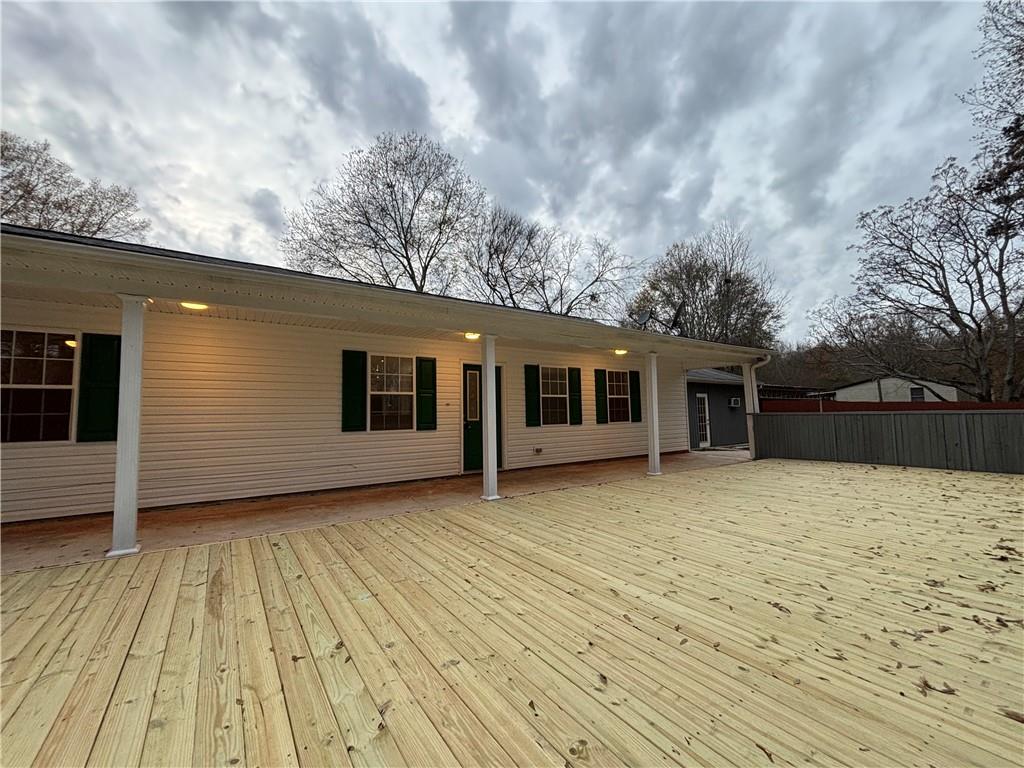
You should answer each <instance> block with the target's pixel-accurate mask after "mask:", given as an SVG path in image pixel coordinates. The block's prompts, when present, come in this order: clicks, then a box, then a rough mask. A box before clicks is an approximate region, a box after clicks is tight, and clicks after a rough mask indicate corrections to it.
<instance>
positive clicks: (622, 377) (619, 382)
mask: <svg viewBox="0 0 1024 768" xmlns="http://www.w3.org/2000/svg"><path fill="white" fill-rule="evenodd" d="M608 394H609V396H611V397H629V374H628V373H627V372H626V371H608Z"/></svg>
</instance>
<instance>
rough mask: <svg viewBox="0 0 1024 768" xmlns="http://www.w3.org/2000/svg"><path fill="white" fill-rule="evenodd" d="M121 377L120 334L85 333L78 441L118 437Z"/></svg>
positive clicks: (81, 366) (79, 380) (79, 393)
mask: <svg viewBox="0 0 1024 768" xmlns="http://www.w3.org/2000/svg"><path fill="white" fill-rule="evenodd" d="M120 380H121V337H120V336H110V335H106V334H99V333H83V334H82V360H81V364H80V366H79V370H78V433H77V434H78V442H80V443H96V442H102V441H108V440H117V393H118V387H119V385H120Z"/></svg>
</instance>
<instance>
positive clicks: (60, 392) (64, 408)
mask: <svg viewBox="0 0 1024 768" xmlns="http://www.w3.org/2000/svg"><path fill="white" fill-rule="evenodd" d="M42 392H43V413H46V414H51V415H52V414H56V413H71V390H70V389H44V390H42Z"/></svg>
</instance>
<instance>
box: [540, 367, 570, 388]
mask: <svg viewBox="0 0 1024 768" xmlns="http://www.w3.org/2000/svg"><path fill="white" fill-rule="evenodd" d="M540 391H541V394H542V395H565V394H567V393H568V392H569V385H568V373H567V372H566V369H565V368H547V367H542V368H541V369H540Z"/></svg>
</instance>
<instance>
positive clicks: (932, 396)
mask: <svg viewBox="0 0 1024 768" xmlns="http://www.w3.org/2000/svg"><path fill="white" fill-rule="evenodd" d="M923 384H927V386H923ZM933 390H934V391H933ZM936 393H938V394H939V395H941V396H942V397H936ZM822 394H823V395H825V396H827V395H831V394H834V396H835V397H834V399H835V400H837V401H839V402H856V403H933V402H937V401H939V400H948V401H950V402H956V401H957V400H958V399H959V390H957V389H956V388H955V387H950V386H946V385H945V384H936V383H934V382H912V381H906V380H905V379H897V378H883V379H868V380H866V381H857V382H854V383H853V384H847V385H846V386H845V387H837V388H836V389H835V390H834V392H826V393H822Z"/></svg>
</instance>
